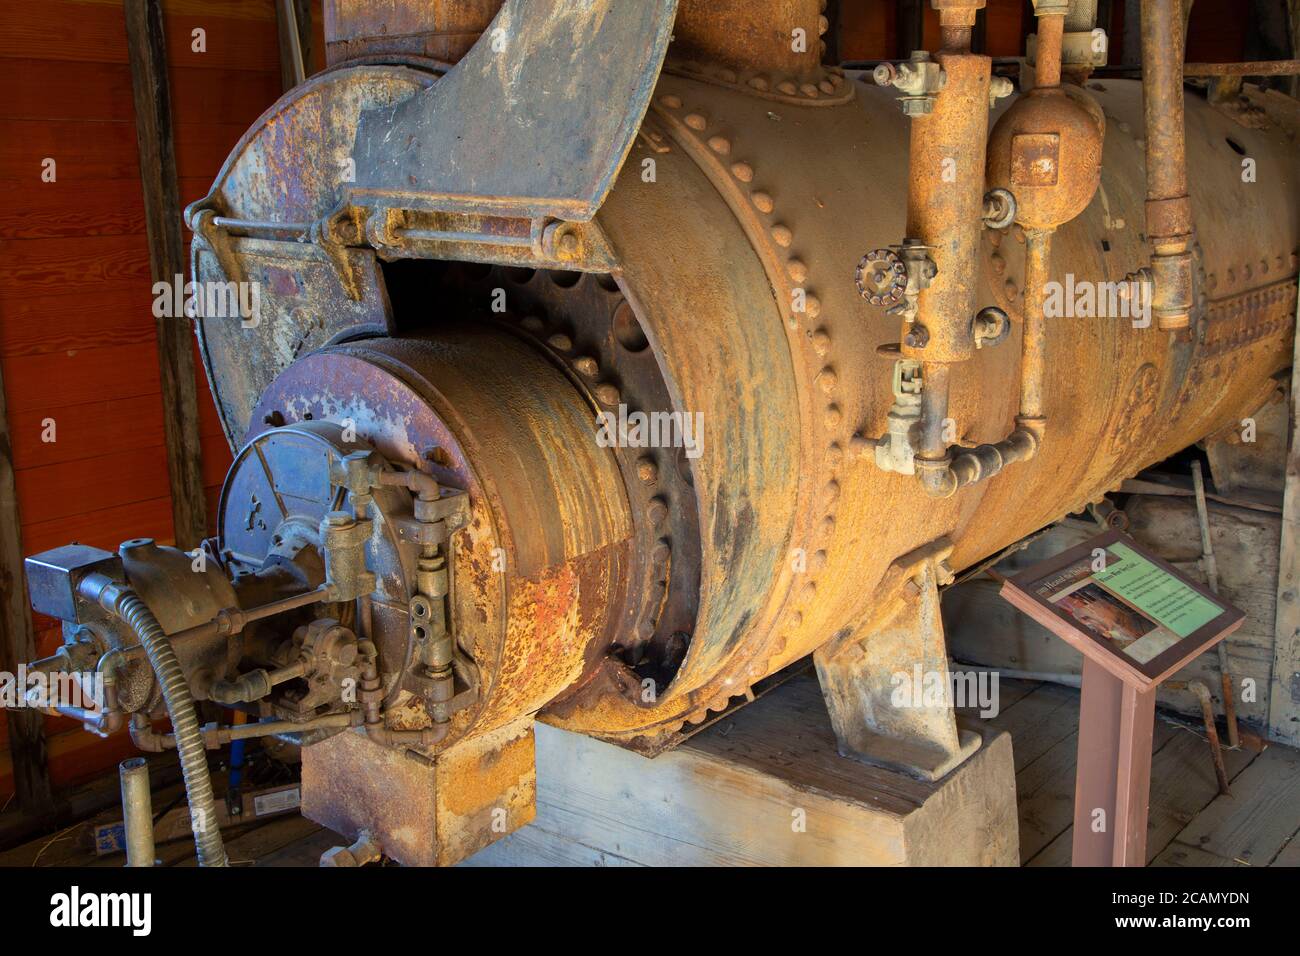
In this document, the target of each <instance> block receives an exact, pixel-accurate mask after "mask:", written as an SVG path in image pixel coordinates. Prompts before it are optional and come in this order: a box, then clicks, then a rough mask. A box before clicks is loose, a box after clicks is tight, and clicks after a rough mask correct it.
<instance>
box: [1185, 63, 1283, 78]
mask: <svg viewBox="0 0 1300 956" xmlns="http://www.w3.org/2000/svg"><path fill="white" fill-rule="evenodd" d="M1298 73H1300V60H1249V61H1247V62H1245V63H1184V64H1183V76H1294V75H1296V74H1298Z"/></svg>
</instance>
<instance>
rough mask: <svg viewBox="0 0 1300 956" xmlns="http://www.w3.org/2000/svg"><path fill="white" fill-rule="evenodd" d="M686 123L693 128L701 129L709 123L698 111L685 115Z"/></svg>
mask: <svg viewBox="0 0 1300 956" xmlns="http://www.w3.org/2000/svg"><path fill="white" fill-rule="evenodd" d="M686 125H687V126H689V127H690V128H691V129H693V130H702V129H704V128H705V127H706V126H708V125H709V123H708V120H706V119H705V118H704V117H703V116H701V115H700V114H699V113H690V114H688V115H687V117H686Z"/></svg>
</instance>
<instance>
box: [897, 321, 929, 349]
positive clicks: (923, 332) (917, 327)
mask: <svg viewBox="0 0 1300 956" xmlns="http://www.w3.org/2000/svg"><path fill="white" fill-rule="evenodd" d="M929 341H930V330H929V329H927V328H926V327H925V326H924V325H921V324H920V323H919V322H913V323H912V327H911V328H910V329H908V330H907V334H906V335H905V336H903V344H904V345H906V346H907V347H908V348H910V349H923V348H925V346H926V343H927V342H929Z"/></svg>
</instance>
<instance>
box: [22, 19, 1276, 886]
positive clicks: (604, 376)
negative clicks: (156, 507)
mask: <svg viewBox="0 0 1300 956" xmlns="http://www.w3.org/2000/svg"><path fill="white" fill-rule="evenodd" d="M933 5H934V7H935V8H937V9H938V11H939V15H940V17H941V22H942V38H941V45H940V48H939V49H937V50H934V51H931V52H929V53H928V54H927V53H924V52H918V53H915V54H913V55H912V57H911V58H910V59H908V60H906V61H903V62H901V63H897V64H885V65H882V66H881V67H880V68H878V69H877V70H876V71H875V73H874V74H871V73H867V74H857V73H848V74H846V73H845V72H844V71H843V70H840V69H838V68H836V67H829V66H825V65H823V63H822V59H823V57H822V55H821V52H820V51H821V43H820V41H819V39H818V38H819V36H820V34H821V33H822V32H823V31H824V30H825V24H826V21H825V19H824V17H822V16H821V10H820V5H819V3H818V0H680V2H678V0H639V2H628V0H505V2H504V3H501V2H499V0H498V2H492V0H446V2H443V3H439V4H430V3H416V2H406V3H403V2H398V3H383V4H380V3H374V2H369V0H327V2H326V11H327V40H328V50H329V58H330V61H331V65H330V67H329V69H327V70H326V71H325V72H323V73H321V74H319V75H317V76H315V77H313V78H312V79H310V80H309V81H308V82H306V83H305V84H303V85H301V86H299V87H297V88H296V89H294V90H292V91H291V92H290V93H288V94H286V95H285V97H284V98H283V99H281V100H280V102H278V103H276V104H275V105H274V106H273V107H271V108H270V109H269V110H268V111H267V112H266V113H265V114H264V115H263V117H262V118H261V119H260V120H259V121H258V122H257V124H256V125H255V126H254V127H253V128H252V129H251V130H249V132H248V133H247V134H246V135H245V137H244V138H243V140H242V141H241V142H240V143H239V145H238V146H237V147H236V149H235V151H234V152H233V154H232V155H231V156H230V158H229V160H228V161H227V163H226V165H225V167H224V168H223V170H222V171H221V174H220V176H219V177H218V179H217V181H216V183H215V184H214V186H213V188H212V190H211V192H210V194H209V195H208V196H207V198H205V199H203V200H202V201H200V202H198V203H196V204H195V205H193V206H192V207H191V208H190V209H189V210H188V211H187V216H188V221H189V223H190V225H191V227H192V228H193V231H194V235H195V240H194V244H193V250H192V258H193V262H192V265H193V273H194V275H193V278H194V280H195V281H196V282H197V283H200V285H201V287H206V286H213V285H216V286H218V287H220V286H223V285H224V284H228V283H250V284H254V285H255V286H256V288H257V289H258V290H259V292H260V310H259V314H258V315H257V316H254V317H249V316H234V317H229V316H225V315H220V314H210V310H207V309H205V310H203V312H204V314H201V315H200V316H199V317H198V318H197V320H196V326H197V334H198V338H199V343H200V346H201V351H202V356H203V359H204V362H205V365H206V368H207V373H208V377H209V381H210V383H211V388H212V393H213V396H214V398H215V400H216V403H217V407H218V410H219V412H220V415H221V418H222V421H223V422H224V427H225V430H226V435H227V437H228V439H229V441H230V444H231V447H232V448H233V449H237V453H236V457H235V461H234V465H233V466H232V468H231V470H230V472H229V475H228V476H227V478H226V481H225V486H224V490H223V492H222V497H221V503H220V512H219V527H218V529H217V533H216V536H215V537H213V538H212V539H210V540H209V541H207V542H206V543H205V545H204V548H203V551H202V554H201V558H202V560H199V556H193V555H190V554H186V553H182V552H181V551H178V550H176V549H173V548H169V547H160V546H158V545H156V544H154V543H152V542H150V541H129V542H126V543H125V544H123V545H122V547H121V549H120V551H119V552H118V553H117V554H111V553H108V552H104V551H97V550H94V549H89V548H85V547H80V546H69V547H67V548H61V549H58V550H56V551H53V552H48V553H46V554H43V555H39V556H36V557H34V558H32V559H30V560H29V580H30V585H31V592H32V595H33V603H34V604H35V606H36V607H37V609H38V610H41V611H44V612H46V613H51V614H55V615H57V616H59V617H61V618H62V619H64V621H65V622H66V627H65V633H66V644H65V646H64V647H63V648H62V649H61V650H60V652H59V654H58V655H57V656H56V657H55V658H51V659H49V660H46V661H41V662H38V663H37V664H36V665H35V666H36V667H38V668H44V669H46V670H55V669H59V670H65V671H83V670H87V669H89V670H96V669H98V671H99V672H100V673H101V674H102V676H103V677H104V678H105V682H106V687H107V688H108V694H107V702H106V705H105V708H104V710H103V711H102V712H99V713H80V714H79V716H80V717H82V718H83V719H84V720H85V721H86V722H87V724H88V726H90V727H91V728H92V729H97V730H100V731H101V732H102V731H105V730H108V729H113V728H116V727H119V726H122V725H123V724H129V726H130V728H131V731H132V733H133V734H134V736H135V739H136V741H137V743H138V744H139V745H140V746H141V747H142V748H143V749H146V750H147V749H153V750H160V749H164V748H172V747H175V748H178V749H179V751H180V755H181V757H182V763H183V769H184V772H185V778H186V783H187V785H188V787H189V790H190V800H191V805H192V807H194V808H195V810H196V813H197V814H198V815H200V816H201V815H202V812H203V810H204V808H205V807H207V808H208V809H210V807H211V801H212V790H211V786H210V782H209V778H208V770H207V766H206V761H205V753H204V748H205V747H207V748H214V747H219V746H221V745H222V744H223V743H226V742H228V741H230V740H233V739H237V738H240V737H249V736H258V735H268V734H276V735H282V736H283V735H289V736H290V737H291V738H292V739H293V740H294V741H296V742H299V743H301V744H302V745H303V750H302V761H303V768H302V783H303V796H302V800H303V812H304V813H305V814H306V815H307V816H308V817H310V818H312V819H313V820H317V821H319V822H321V823H323V824H325V825H327V826H329V827H332V828H334V829H336V830H338V831H340V832H343V833H345V834H347V835H349V836H351V837H357V836H359V835H363V838H364V839H365V840H368V841H369V845H370V846H371V847H373V848H378V850H380V851H382V852H383V853H384V854H386V855H388V856H390V857H392V858H395V859H397V860H399V861H401V862H403V863H408V864H432V863H437V864H445V863H454V862H456V861H457V860H460V859H463V858H465V857H466V856H468V855H469V854H471V853H473V852H474V851H476V850H477V849H479V848H481V847H483V846H485V845H486V844H488V843H489V842H491V841H493V840H494V839H496V838H498V837H499V836H501V835H502V834H504V833H507V832H510V831H512V830H514V829H516V828H518V827H520V826H522V825H523V824H525V823H527V822H528V821H529V820H530V819H531V818H532V815H533V812H534V794H535V769H534V759H533V724H534V721H536V720H542V721H545V722H547V723H550V724H553V725H555V726H557V727H561V728H564V729H566V730H569V731H574V732H577V733H581V734H587V735H592V736H595V737H599V738H601V739H603V740H606V741H610V742H613V743H616V744H619V745H621V746H624V747H629V748H633V749H635V750H638V751H641V752H643V753H645V754H647V755H649V756H653V755H655V754H657V753H660V752H662V751H664V750H666V749H668V748H671V747H673V746H674V744H675V743H676V742H678V741H679V740H681V739H682V737H683V736H684V735H685V734H687V733H689V731H690V729H691V728H692V726H693V725H696V724H698V723H700V722H701V721H703V720H705V719H706V718H707V717H708V715H709V714H710V713H712V712H717V711H721V710H723V709H725V708H728V707H729V706H732V705H733V703H735V702H737V701H740V702H743V701H744V700H745V699H746V697H747V696H750V695H751V694H752V690H751V689H752V688H753V686H754V685H755V684H756V683H757V682H760V681H762V680H764V678H766V677H768V676H769V675H773V674H775V673H776V672H778V671H781V670H782V669H783V668H786V667H787V666H788V665H790V664H792V663H794V662H797V661H799V660H800V659H803V658H806V657H808V656H809V655H813V656H814V659H815V661H816V666H817V672H818V675H819V677H820V679H821V681H822V686H823V688H824V691H825V696H826V700H827V703H828V707H829V710H830V713H831V716H832V720H833V723H834V726H835V729H836V733H837V735H838V736H839V738H840V744H841V750H842V752H843V753H844V754H845V755H846V757H857V758H859V759H863V760H866V761H869V762H872V763H875V764H877V765H880V766H883V767H887V768H891V769H893V770H895V771H898V772H901V773H908V774H912V775H915V776H920V777H923V778H927V779H938V778H941V777H942V776H943V775H945V774H947V773H948V772H950V771H951V770H952V769H953V768H954V767H956V766H958V765H959V764H960V763H961V762H962V761H963V760H964V759H966V758H967V757H968V756H970V754H971V752H972V750H973V749H974V748H976V747H977V746H978V744H979V741H978V740H977V739H975V738H974V737H973V736H971V735H970V734H967V733H959V731H958V728H957V725H956V723H955V720H954V717H953V713H952V710H951V708H950V707H946V706H934V707H926V708H906V709H904V708H899V707H896V706H894V705H893V704H892V703H891V699H890V690H891V686H892V684H891V675H893V674H896V673H897V672H900V671H902V672H908V673H910V672H911V671H912V669H913V668H914V667H915V666H918V665H919V666H920V667H922V668H924V669H925V670H927V671H938V672H941V673H944V674H946V673H947V666H948V664H947V656H946V652H945V646H944V640H943V631H942V625H941V622H940V617H939V613H938V607H939V603H938V602H939V595H940V590H941V589H942V588H943V587H944V586H945V585H946V584H947V583H948V582H950V581H951V580H952V577H953V575H954V573H956V572H958V571H960V570H961V569H965V568H969V567H971V566H973V565H976V564H978V563H980V562H982V561H984V560H986V559H988V558H990V557H991V556H994V555H996V554H997V553H999V552H1000V551H1001V550H1002V549H1004V548H1006V547H1007V546H1009V545H1012V544H1013V543H1015V542H1017V541H1018V540H1019V539H1021V538H1023V537H1024V536H1026V535H1028V534H1030V533H1032V532H1034V531H1036V530H1037V529H1040V528H1042V527H1044V526H1046V525H1047V524H1049V523H1051V522H1053V521H1054V520H1056V519H1058V518H1060V517H1062V516H1063V515H1065V514H1067V513H1070V512H1074V511H1077V510H1080V509H1082V508H1084V507H1085V506H1086V505H1087V504H1088V503H1090V502H1093V501H1096V500H1098V499H1099V498H1100V497H1101V496H1102V495H1103V494H1104V493H1106V492H1107V491H1108V490H1111V489H1113V488H1115V487H1116V486H1117V485H1118V484H1119V482H1120V481H1121V480H1123V479H1124V478H1126V477H1128V476H1131V475H1133V474H1134V473H1136V472H1137V471H1139V470H1140V469H1142V468H1143V467H1145V466H1147V465H1149V464H1152V463H1154V462H1157V461H1159V460H1161V459H1163V458H1165V457H1167V456H1169V455H1170V454H1172V453H1174V452H1176V451H1178V450H1179V449H1182V448H1184V447H1186V446H1187V445H1189V444H1191V443H1193V442H1195V441H1197V440H1198V439H1200V438H1202V437H1203V436H1205V435H1207V434H1208V433H1210V432H1212V431H1214V430H1215V429H1218V428H1220V427H1222V426H1223V425H1224V424H1225V423H1227V422H1229V421H1231V420H1233V419H1235V418H1238V417H1240V416H1242V415H1246V414H1249V413H1250V412H1252V411H1253V410H1254V409H1255V408H1257V407H1258V406H1259V405H1260V404H1261V403H1262V402H1263V400H1264V399H1265V398H1266V397H1267V396H1268V395H1269V394H1270V393H1271V392H1272V391H1273V390H1274V389H1275V387H1276V385H1277V381H1276V379H1275V376H1276V375H1277V373H1279V371H1281V370H1282V369H1284V368H1285V367H1287V366H1288V365H1289V362H1290V354H1291V345H1290V341H1291V337H1292V335H1293V334H1294V322H1293V319H1292V316H1293V314H1294V311H1295V304H1296V303H1295V295H1296V283H1295V279H1296V250H1297V243H1298V241H1300V223H1298V222H1297V203H1296V197H1297V183H1296V173H1297V170H1296V145H1295V139H1294V137H1295V135H1296V129H1295V127H1294V125H1290V126H1288V123H1290V124H1294V120H1293V119H1288V118H1287V117H1285V116H1280V115H1272V114H1271V113H1270V112H1269V108H1268V106H1267V104H1265V105H1255V106H1252V107H1251V110H1250V113H1251V115H1250V122H1248V123H1243V122H1242V120H1241V117H1240V116H1234V115H1232V114H1231V113H1230V112H1229V111H1226V110H1222V109H1219V108H1216V107H1215V106H1213V105H1211V104H1209V103H1207V102H1206V101H1205V99H1204V98H1203V97H1201V96H1200V95H1197V94H1191V93H1189V94H1188V95H1187V96H1186V102H1185V103H1184V99H1185V97H1184V90H1183V82H1182V31H1183V28H1184V27H1183V23H1182V17H1181V3H1180V2H1178V0H1146V2H1144V3H1143V4H1142V19H1143V23H1142V29H1143V55H1144V58H1143V79H1142V80H1141V81H1140V82H1139V81H1133V80H1112V79H1106V80H1104V81H1103V82H1096V81H1093V80H1091V79H1089V71H1090V69H1091V68H1092V67H1093V66H1094V65H1095V64H1096V62H1097V61H1095V60H1094V55H1095V53H1096V48H1095V45H1091V44H1090V43H1089V42H1088V41H1089V39H1090V38H1095V36H1096V31H1095V24H1094V23H1093V22H1092V20H1093V8H1094V7H1095V5H1094V4H1089V3H1079V2H1067V0H1039V2H1037V3H1036V8H1037V9H1036V13H1037V17H1038V19H1037V32H1036V36H1035V38H1033V43H1032V44H1031V48H1030V51H1029V53H1030V56H1031V57H1032V60H1031V64H1032V65H1030V66H1029V67H1028V68H1026V69H1023V70H1022V71H1021V79H1020V88H1019V91H1018V92H1017V91H1015V90H1013V88H1012V83H1011V81H1010V80H1008V79H1006V78H1003V77H1000V76H994V75H993V72H992V69H991V60H990V59H989V58H988V57H986V56H982V55H977V54H973V53H972V52H971V51H970V37H971V26H972V24H973V22H974V17H975V14H976V10H977V9H978V8H980V7H982V6H983V0H933ZM1103 49H1104V47H1103ZM1100 62H1104V57H1103V59H1102V60H1101V61H1100ZM1242 153H1244V154H1245V155H1247V156H1249V157H1251V158H1252V159H1253V160H1254V161H1255V165H1256V172H1257V175H1256V177H1255V181H1254V182H1249V183H1248V182H1243V177H1242V176H1241V168H1242V167H1241V162H1240V155H1241V154H1242ZM1189 171H1191V174H1190V175H1189ZM1067 277H1072V278H1071V280H1070V281H1089V282H1113V283H1120V284H1124V287H1125V288H1129V289H1131V290H1132V291H1131V293H1130V294H1131V296H1132V298H1131V300H1128V301H1131V304H1133V305H1134V306H1135V308H1134V311H1133V313H1132V316H1131V317H1130V315H1129V313H1127V312H1126V313H1124V315H1123V316H1120V317H1117V316H1115V315H1108V314H1105V313H1104V311H1103V312H1102V314H1099V315H1096V316H1089V315H1082V316H1075V317H1062V316H1056V315H1049V314H1048V312H1049V310H1048V309H1046V308H1045V300H1046V299H1047V297H1048V295H1049V291H1048V290H1049V285H1048V284H1049V283H1050V282H1053V281H1055V282H1066V281H1067ZM1141 302H1147V303H1148V304H1149V309H1148V310H1146V312H1145V313H1142V312H1141V310H1138V309H1136V305H1137V304H1139V303H1141ZM201 701H212V702H215V703H219V704H222V705H224V706H226V707H230V708H237V709H243V710H245V711H247V712H249V713H251V714H252V715H254V718H255V719H254V720H253V721H250V722H248V723H244V724H235V725H230V726H217V725H208V726H200V724H199V721H198V718H197V716H196V710H195V702H201ZM164 711H166V712H167V713H168V714H169V715H170V718H171V723H172V730H171V732H169V733H161V732H160V731H159V730H157V729H156V728H155V727H154V726H153V723H152V721H151V715H152V716H153V717H159V716H162V714H163V713H164ZM1005 784H1006V786H1008V787H1011V786H1014V782H1013V781H1012V780H1010V779H1008V780H1007V781H1005ZM196 840H197V841H198V843H199V846H200V851H201V859H202V860H203V861H204V862H206V863H208V864H220V863H222V862H223V861H224V859H225V856H224V851H223V849H222V843H221V837H220V834H219V832H217V831H216V828H215V827H211V826H209V827H201V828H200V827H196Z"/></svg>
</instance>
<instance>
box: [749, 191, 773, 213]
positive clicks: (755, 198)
mask: <svg viewBox="0 0 1300 956" xmlns="http://www.w3.org/2000/svg"><path fill="white" fill-rule="evenodd" d="M749 201H750V202H752V203H753V204H754V208H755V209H757V210H758V211H759V212H771V211H772V210H773V209H775V208H776V204H775V203H773V202H772V197H771V196H770V195H768V194H767V193H765V192H756V193H754V195H752V196H750V197H749Z"/></svg>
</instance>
